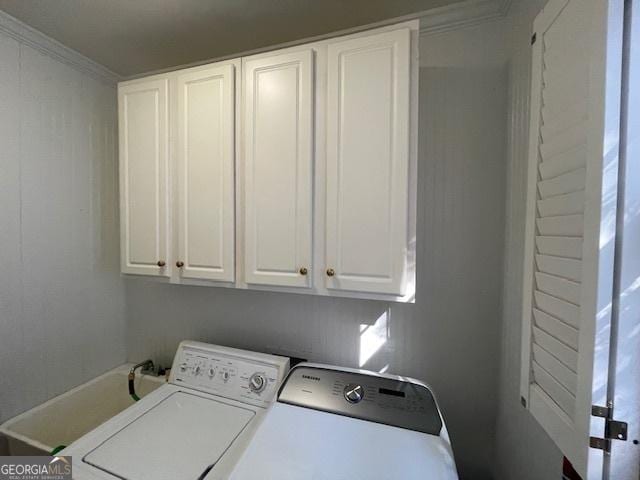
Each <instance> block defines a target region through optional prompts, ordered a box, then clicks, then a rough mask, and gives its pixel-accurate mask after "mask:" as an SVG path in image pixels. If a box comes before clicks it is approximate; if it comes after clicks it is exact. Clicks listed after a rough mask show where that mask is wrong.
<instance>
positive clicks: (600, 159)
mask: <svg viewBox="0 0 640 480" xmlns="http://www.w3.org/2000/svg"><path fill="white" fill-rule="evenodd" d="M576 5H579V8H582V9H584V10H581V11H578V12H577V11H576ZM569 7H571V8H569ZM576 12H577V13H576ZM570 14H572V16H568V15H570ZM561 15H566V16H565V17H562V21H563V22H564V23H563V24H558V27H557V28H556V29H555V32H554V33H553V34H552V36H553V35H555V38H554V45H553V48H554V51H553V61H552V62H550V64H552V65H553V67H552V68H559V65H563V62H562V57H563V55H564V57H566V60H565V62H564V63H565V64H567V65H568V64H569V63H570V62H572V61H573V62H574V63H575V59H578V60H577V62H579V61H580V57H582V55H573V56H571V52H570V46H563V45H564V44H563V42H562V41H559V39H562V38H563V37H567V36H570V35H571V34H572V32H570V31H569V32H568V31H567V30H566V28H565V29H561V28H560V25H564V26H565V27H566V26H567V25H568V26H569V27H571V28H578V30H576V31H575V32H574V33H578V34H581V33H582V30H581V29H582V28H584V29H585V31H584V43H585V45H583V49H584V51H585V54H584V61H585V65H584V66H581V65H577V67H576V64H573V65H571V68H568V69H567V70H570V71H571V72H569V73H566V75H565V72H562V75H560V74H558V72H556V73H555V74H554V75H552V77H551V78H552V81H555V82H556V83H557V84H559V85H560V86H561V87H563V88H564V86H563V84H566V78H567V76H570V75H575V74H576V72H580V69H581V68H582V67H585V66H586V73H584V76H585V78H586V81H587V90H586V91H587V92H588V94H587V97H586V99H585V100H584V103H585V105H584V107H586V108H583V107H582V106H579V107H575V106H574V105H571V106H569V107H571V109H572V110H571V111H573V112H574V113H575V112H577V114H576V115H574V116H573V117H572V115H568V114H566V113H565V112H563V113H562V115H557V116H556V118H555V119H554V121H553V122H552V125H553V127H554V128H552V129H550V128H546V129H545V128H543V124H544V115H545V113H546V114H547V115H549V112H555V113H556V114H558V112H561V111H562V108H559V106H558V105H555V106H553V107H552V108H548V107H547V108H545V109H543V106H544V105H543V102H544V91H543V90H544V88H546V87H547V85H546V84H545V76H544V75H545V68H546V67H547V65H546V63H545V56H544V55H545V50H544V49H545V45H546V35H547V33H548V31H549V30H550V29H551V28H552V27H553V26H554V24H555V22H556V21H558V20H559V18H560V17H561ZM582 15H585V16H584V17H582ZM576 20H577V21H576ZM567 22H571V23H567ZM622 24H623V0H551V1H550V2H549V3H548V4H547V6H545V8H544V9H543V11H542V12H541V13H540V14H539V15H538V17H537V18H536V20H535V22H534V36H535V38H536V39H537V40H536V42H535V43H534V44H533V45H532V70H531V96H530V111H529V116H530V135H529V159H528V160H529V163H528V168H527V175H528V177H527V207H526V226H525V255H524V270H523V274H524V276H523V302H522V308H523V309H522V319H523V330H522V351H521V362H522V363H521V383H520V392H521V397H522V403H523V405H524V406H525V407H526V408H527V409H528V410H529V411H530V413H531V414H532V415H533V416H534V417H535V419H536V420H537V421H538V422H539V423H540V424H541V426H542V427H543V428H544V430H545V431H546V432H547V433H548V434H549V436H550V437H551V438H552V440H553V441H554V442H555V443H556V444H557V445H558V447H559V448H560V450H561V451H562V452H563V453H564V455H565V456H566V457H567V458H569V460H570V461H571V463H572V464H573V465H574V467H575V468H576V470H577V471H578V472H579V473H580V474H581V475H582V476H583V478H585V479H586V478H595V477H592V475H597V474H598V473H601V472H602V468H603V461H602V452H601V451H594V450H593V449H589V436H590V435H594V434H595V435H596V436H601V435H602V433H601V431H602V428H603V423H602V421H601V420H600V421H599V420H597V419H595V420H594V419H592V418H591V404H592V403H595V402H598V403H602V404H604V403H605V402H606V392H607V376H608V375H607V373H608V368H609V364H608V358H609V334H608V332H609V330H610V323H611V315H610V309H608V310H607V306H608V305H610V302H611V299H612V293H613V291H612V284H613V273H614V272H613V256H614V248H613V245H614V244H615V231H610V230H609V227H610V225H615V215H616V201H615V198H616V197H617V184H616V181H617V155H616V152H613V151H612V150H611V149H610V147H609V146H608V145H607V143H606V142H605V135H606V137H607V138H608V139H611V138H616V137H614V135H616V134H619V118H620V117H619V108H620V89H619V88H618V87H619V83H620V78H618V76H619V75H620V72H621V68H620V66H621V60H622V58H621V53H620V52H621V51H622V48H621V46H622V37H621V33H622ZM572 38H575V37H572ZM572 43H573V44H574V46H575V45H578V44H581V43H580V42H579V41H569V42H566V44H572ZM563 48H566V50H567V51H565V52H563V51H562V49H563ZM578 75H580V73H578ZM553 88H554V89H555V90H554V93H555V95H553V96H552V97H553V98H556V99H557V98H558V95H557V93H558V88H557V87H555V86H554V87H553ZM616 88H618V89H617V90H616ZM585 112H586V113H585ZM558 119H559V120H558ZM571 121H573V123H571ZM563 122H567V125H564V127H566V129H564V130H563ZM581 128H582V129H583V131H580V129H581ZM562 134H565V137H563V138H561V139H558V138H555V139H554V141H553V142H551V148H549V146H548V145H547V147H546V148H543V147H542V146H541V144H542V142H543V140H544V137H545V136H547V137H548V136H549V135H562ZM617 138H619V136H618V137H617ZM580 140H584V141H583V142H582V143H577V145H574V146H573V147H571V148H569V149H568V150H567V149H566V147H567V145H571V142H572V141H573V142H579V141H580ZM583 148H584V160H582V159H580V158H578V155H579V154H580V150H581V149H583ZM607 148H609V149H610V150H607ZM550 157H553V159H552V160H549V158H550ZM558 159H559V161H558ZM553 160H556V162H554V161H553ZM580 170H582V171H580ZM560 175H565V177H564V178H560V179H558V176H560ZM553 179H556V181H555V182H549V180H553ZM541 181H544V182H546V183H545V185H543V189H541V191H540V195H539V194H538V192H539V182H541ZM580 182H582V185H583V189H584V191H583V193H582V194H577V193H575V192H576V191H580V189H577V187H578V186H580ZM555 195H564V197H563V198H561V199H558V198H556V200H554V201H551V202H549V201H547V199H548V198H555V197H554V196H555ZM580 197H582V199H583V202H584V204H583V205H582V208H580V205H579V203H580ZM607 198H608V199H609V201H607ZM611 198H613V201H611ZM564 202H569V203H567V204H566V205H565V204H564ZM540 207H542V209H540V210H539V208H540ZM544 209H548V210H546V211H545V210H544ZM541 210H542V213H540V214H539V212H540V211H541ZM545 212H546V213H545ZM554 215H556V216H565V217H566V219H567V220H568V224H567V225H562V223H561V222H560V220H561V219H559V218H554ZM579 216H580V217H579ZM545 219H546V220H545ZM580 222H582V224H581V223H580ZM540 226H543V227H544V228H543V229H544V230H545V232H546V233H541V232H540V228H539V227H540ZM580 228H581V229H582V232H581V233H582V236H581V240H582V241H581V244H582V245H581V247H582V248H581V249H579V250H578V247H579V246H580V242H579V239H580V236H579V235H577V233H580V232H579V230H580ZM605 233H606V235H605V237H603V235H604V234H605ZM601 238H605V239H606V241H605V243H604V244H603V246H602V247H601V245H600V244H601V242H602V240H601ZM554 253H555V255H556V256H555V257H554V255H553V254H554ZM541 256H543V257H546V258H543V259H542V260H546V261H547V264H548V265H551V264H553V266H554V267H562V268H565V270H564V271H565V272H569V273H570V274H562V273H557V272H562V271H563V270H562V269H560V270H557V272H556V275H557V277H558V279H557V280H555V281H553V282H549V281H548V280H549V278H547V277H538V278H542V280H546V281H547V282H546V285H545V286H544V288H540V287H538V286H537V283H536V274H538V275H540V274H543V275H548V274H549V272H548V271H547V272H546V273H545V272H544V270H538V267H537V263H536V262H537V260H538V258H537V257H541ZM560 260H562V261H560ZM577 266H579V267H580V272H579V275H578V274H577V272H576V267H577ZM567 268H568V270H566V269H567ZM551 275H553V272H551ZM567 275H568V276H567ZM563 277H564V278H563ZM572 277H573V278H572ZM566 282H573V283H566ZM577 284H579V286H580V289H579V291H576V285H577ZM553 288H558V292H554V291H553ZM554 293H556V295H553V294H554ZM540 294H543V295H551V297H554V296H555V297H557V300H558V301H556V299H552V300H553V301H552V302H549V303H547V305H555V307H557V308H559V309H558V310H556V312H564V313H566V314H567V315H568V317H567V318H562V320H564V322H561V321H558V320H557V319H558V318H559V317H558V316H557V315H548V314H549V313H550V312H549V311H548V310H547V311H546V312H544V311H543V314H546V315H547V317H544V316H540V311H538V312H537V314H538V316H540V318H541V319H542V321H543V322H544V325H541V324H540V322H537V320H534V316H533V312H534V311H535V310H536V309H537V307H538V305H537V303H536V295H537V296H538V298H543V299H544V300H546V301H548V300H550V298H548V297H541V296H540ZM578 297H579V300H580V301H579V308H580V310H579V313H578V316H577V319H576V317H575V310H574V309H572V305H574V304H575V301H576V299H577V298H578ZM541 310H542V309H541ZM549 316H550V317H551V318H549ZM568 319H571V320H572V321H567V320H568ZM576 320H577V321H576ZM536 323H537V324H536ZM544 326H546V328H547V329H548V330H547V331H545V328H544ZM536 330H537V331H538V335H540V333H539V332H540V331H543V332H544V334H551V337H554V338H555V339H556V340H559V341H560V342H563V344H564V345H568V346H569V347H571V348H574V347H575V346H577V347H578V348H577V354H576V355H577V363H576V366H577V368H576V371H575V372H573V371H572V366H569V367H568V368H565V367H567V359H571V357H570V356H567V355H565V356H564V358H565V362H562V361H559V362H556V360H557V356H556V357H553V355H552V356H551V358H550V357H549V356H548V355H547V354H548V353H549V351H548V350H547V351H545V352H544V353H542V355H540V353H541V352H540V349H541V348H542V347H541V346H540V344H539V343H538V342H535V339H534V335H535V333H534V332H535V331H536ZM546 340H548V338H547V339H546ZM534 343H535V344H536V345H535V347H534V346H533V344H534ZM596 344H597V346H598V348H597V350H596V348H595V346H596ZM534 350H535V351H534ZM567 351H570V350H567ZM558 352H561V353H563V354H565V353H566V352H565V351H564V350H562V349H559V350H558ZM536 353H538V355H539V361H538V362H537V361H535V358H534V357H535V354H536ZM540 362H542V363H543V364H544V365H545V366H546V367H548V368H549V369H551V370H553V373H555V374H556V375H557V377H560V378H555V379H554V378H553V373H550V372H549V370H544V371H543V372H541V371H540V369H541V368H543V367H541V365H540ZM569 363H572V362H569ZM534 368H535V369H536V370H537V371H538V373H539V374H540V375H541V377H540V380H541V382H542V383H545V384H546V386H547V388H548V389H549V390H554V392H555V394H556V396H557V398H556V400H555V401H554V399H553V395H554V392H550V393H551V395H550V394H549V392H545V390H544V387H543V386H542V385H541V384H539V383H538V382H537V381H536V377H535V373H534V371H533V369H534ZM574 373H575V377H574V375H573V374H574ZM543 377H544V378H543ZM549 377H550V378H549ZM563 387H564V388H563ZM560 388H563V389H562V390H560ZM571 390H573V391H574V392H572V391H571ZM572 393H575V402H574V403H575V405H574V408H571V394H572ZM560 405H563V406H564V408H565V409H568V410H571V411H569V412H565V411H563V409H562V408H561V407H560ZM598 478H600V477H598Z"/></svg>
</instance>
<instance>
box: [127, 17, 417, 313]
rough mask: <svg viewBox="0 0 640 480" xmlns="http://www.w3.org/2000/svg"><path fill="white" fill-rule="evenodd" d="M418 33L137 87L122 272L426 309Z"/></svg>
mask: <svg viewBox="0 0 640 480" xmlns="http://www.w3.org/2000/svg"><path fill="white" fill-rule="evenodd" d="M418 26H419V22H418V21H409V22H404V23H402V24H399V25H394V26H387V27H383V28H380V29H377V30H373V31H368V32H362V33H356V34H352V35H349V36H345V37H341V38H333V39H326V40H320V41H317V42H313V43H309V44H306V45H302V46H297V47H291V48H287V49H283V50H279V51H274V52H268V53H261V54H258V55H253V56H250V57H244V58H237V59H233V60H226V61H224V62H219V63H213V64H209V65H202V66H198V67H194V68H189V69H183V70H177V71H175V72H169V73H165V74H159V75H154V76H151V77H148V78H142V79H136V80H131V81H127V82H124V83H121V84H120V85H119V87H118V101H119V111H120V176H121V189H120V192H121V221H122V229H121V232H122V233H121V235H122V272H123V273H129V274H144V275H156V276H165V277H168V278H169V281H170V282H172V283H186V284H188V283H191V284H198V285H202V284H204V282H209V283H212V282H215V284H216V285H219V286H225V285H226V286H234V287H237V288H258V289H272V290H279V291H289V292H292V291H295V292H304V293H314V294H319V295H336V296H354V297H363V298H374V299H375V298H379V299H384V300H399V301H413V299H414V298H415V297H414V296H413V293H414V287H415V262H414V253H415V203H416V202H415V196H416V190H417V187H416V184H415V182H416V175H415V174H414V173H415V170H416V163H417V162H416V160H417V154H416V152H417V146H416V143H417V142H416V138H417V110H416V108H415V107H414V106H412V105H413V104H415V103H416V102H415V101H413V100H414V99H415V98H416V96H417V75H418V70H417V68H418V64H417V43H416V42H417V35H418Z"/></svg>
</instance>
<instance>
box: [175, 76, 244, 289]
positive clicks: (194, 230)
mask: <svg viewBox="0 0 640 480" xmlns="http://www.w3.org/2000/svg"><path fill="white" fill-rule="evenodd" d="M234 74H235V69H234V66H233V65H231V64H227V65H221V66H220V65H219V66H212V67H211V68H207V69H206V70H197V71H193V72H188V73H184V74H181V75H179V76H178V81H177V91H178V115H177V121H178V128H177V130H178V153H177V160H178V162H177V166H178V182H179V185H178V206H179V207H178V209H179V210H178V212H179V213H178V219H177V220H178V224H179V227H178V228H179V255H178V262H180V263H179V264H178V265H179V266H180V265H181V266H182V267H181V270H180V272H181V276H182V277H188V278H201V279H209V280H219V281H228V282H231V281H233V279H234V250H235V249H234V228H235V227H234V214H235V212H234V157H235V149H234V132H235V128H234V127H235V120H234V118H235V115H234V105H235V100H234V99H235V96H234V95H235V93H234V90H235V88H234Z"/></svg>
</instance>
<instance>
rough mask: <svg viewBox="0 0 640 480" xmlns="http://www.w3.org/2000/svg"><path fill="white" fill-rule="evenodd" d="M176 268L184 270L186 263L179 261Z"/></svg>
mask: <svg viewBox="0 0 640 480" xmlns="http://www.w3.org/2000/svg"><path fill="white" fill-rule="evenodd" d="M176 267H178V268H182V267H184V262H181V261H180V260H178V261H177V262H176Z"/></svg>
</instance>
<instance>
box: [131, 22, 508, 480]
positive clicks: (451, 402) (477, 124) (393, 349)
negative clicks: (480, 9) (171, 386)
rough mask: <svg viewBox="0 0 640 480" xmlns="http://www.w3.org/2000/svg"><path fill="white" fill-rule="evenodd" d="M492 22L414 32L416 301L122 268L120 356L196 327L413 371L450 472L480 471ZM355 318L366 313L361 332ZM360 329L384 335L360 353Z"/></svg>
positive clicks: (485, 395)
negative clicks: (123, 343)
mask: <svg viewBox="0 0 640 480" xmlns="http://www.w3.org/2000/svg"><path fill="white" fill-rule="evenodd" d="M501 29H502V24H501V23H493V24H485V25H483V26H480V27H474V28H472V29H467V30H464V31H457V32H453V33H447V34H441V35H436V36H429V37H426V38H424V39H423V40H422V43H423V45H422V48H421V57H422V62H421V64H422V65H423V67H422V68H421V71H420V82H421V89H420V117H421V119H420V120H421V121H420V152H421V153H420V161H419V186H420V187H419V196H418V205H419V208H418V230H417V233H418V239H417V241H418V265H419V266H418V286H417V303H416V304H415V305H403V304H388V303H384V302H379V301H363V300H353V299H335V298H325V297H314V296H306V295H295V294H278V293H268V292H256V291H241V290H232V289H220V288H207V287H193V286H177V285H165V284H161V283H157V282H151V281H148V280H143V279H128V280H127V281H126V302H127V315H128V320H127V326H128V334H127V339H128V344H127V351H128V357H129V360H131V361H134V360H141V359H144V358H146V357H152V358H154V359H156V360H159V361H161V362H163V363H165V364H168V363H170V362H171V360H172V356H173V354H174V352H175V349H176V346H177V344H178V342H179V341H180V340H183V339H197V340H203V341H207V342H213V343H221V344H225V345H230V346H235V347H240V348H248V349H256V350H263V351H264V350H266V351H274V352H280V353H285V354H287V353H289V354H294V355H298V356H303V357H306V358H308V359H310V360H314V361H320V362H328V363H334V364H339V365H345V366H352V367H359V366H362V367H364V368H368V369H373V370H380V369H383V368H386V369H388V371H389V372H393V373H398V374H402V375H410V376H414V377H417V378H420V379H424V380H426V381H427V382H429V383H430V384H432V385H433V387H434V389H435V392H436V394H437V395H438V398H439V400H440V402H441V405H442V407H443V410H444V415H445V418H446V420H447V422H448V426H449V429H450V432H451V435H452V440H453V445H454V449H455V451H456V454H457V461H458V464H459V468H460V471H461V473H462V475H463V477H464V478H470V479H483V478H491V460H492V459H493V457H494V451H493V448H494V433H495V432H494V429H495V421H496V413H497V412H496V404H497V401H498V398H497V387H498V383H497V380H498V378H497V370H498V364H499V338H500V334H499V323H500V297H501V288H502V250H503V243H504V240H503V233H504V224H503V211H504V183H505V182H504V179H505V168H506V167H505V160H504V158H505V152H504V145H505V137H504V119H505V116H506V110H505V109H506V70H505V68H504V59H503V58H502V59H501V58H498V57H496V55H495V53H493V52H496V51H499V49H500V43H499V41H501V40H502V35H501V32H502V30H501ZM443 49H447V50H446V52H447V53H446V54H445V53H444V52H443ZM366 325H375V326H374V327H373V328H371V329H369V330H366V331H364V332H362V333H361V330H362V329H363V328H364V327H363V326H366ZM367 331H368V332H369V333H367ZM370 335H373V336H374V337H375V338H376V339H380V342H381V343H383V345H382V346H381V348H380V349H379V350H378V351H377V352H376V353H375V354H374V355H372V356H371V358H369V359H368V360H367V361H366V362H362V361H361V358H360V357H361V355H362V353H361V351H363V350H364V349H366V347H367V346H368V344H367V341H368V340H367V339H368V338H369V336H370ZM362 360H364V358H363V359H362ZM361 363H363V364H362V365H361Z"/></svg>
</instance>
